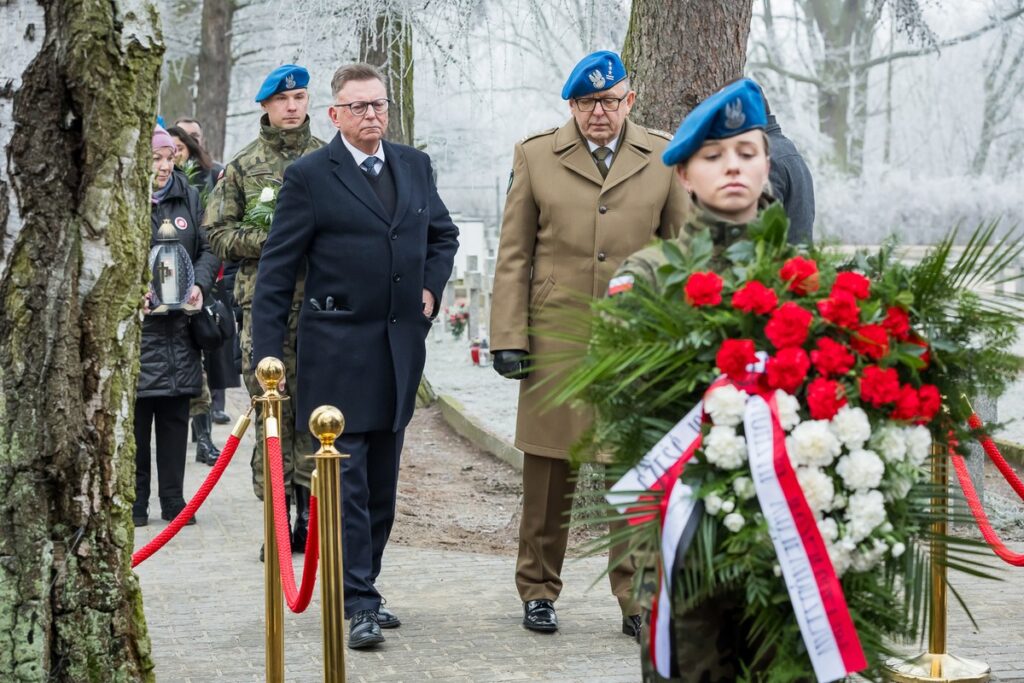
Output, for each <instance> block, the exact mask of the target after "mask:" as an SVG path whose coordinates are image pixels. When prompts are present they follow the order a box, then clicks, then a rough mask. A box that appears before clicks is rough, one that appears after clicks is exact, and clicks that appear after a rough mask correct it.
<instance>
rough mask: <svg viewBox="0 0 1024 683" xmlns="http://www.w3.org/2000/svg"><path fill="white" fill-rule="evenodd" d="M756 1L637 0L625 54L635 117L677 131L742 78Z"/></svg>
mask: <svg viewBox="0 0 1024 683" xmlns="http://www.w3.org/2000/svg"><path fill="white" fill-rule="evenodd" d="M752 5H753V0H719V1H718V2H699V1H698V0H633V7H632V12H631V14H630V17H629V30H628V32H627V33H626V40H625V47H624V48H623V51H622V57H623V61H624V62H625V64H626V69H627V70H628V71H629V72H630V74H632V75H633V76H634V78H633V89H634V90H636V93H637V98H636V105H635V106H634V107H633V112H632V114H631V118H633V119H635V120H636V121H637V122H638V123H641V124H643V125H645V126H650V127H652V128H659V129H661V130H666V131H669V132H671V131H674V130H675V129H676V127H677V126H678V125H679V122H680V121H681V120H682V119H683V117H684V116H686V114H688V113H689V112H690V110H691V109H693V108H694V107H695V106H697V103H698V102H700V101H701V100H702V99H704V98H705V97H707V96H708V95H710V94H712V93H714V92H715V91H716V90H718V89H719V88H721V87H722V86H723V85H725V84H726V83H728V82H729V81H731V80H734V79H736V78H739V77H740V76H742V75H743V65H744V64H745V63H746V59H747V35H748V34H749V33H750V17H751V12H752V9H753V8H752Z"/></svg>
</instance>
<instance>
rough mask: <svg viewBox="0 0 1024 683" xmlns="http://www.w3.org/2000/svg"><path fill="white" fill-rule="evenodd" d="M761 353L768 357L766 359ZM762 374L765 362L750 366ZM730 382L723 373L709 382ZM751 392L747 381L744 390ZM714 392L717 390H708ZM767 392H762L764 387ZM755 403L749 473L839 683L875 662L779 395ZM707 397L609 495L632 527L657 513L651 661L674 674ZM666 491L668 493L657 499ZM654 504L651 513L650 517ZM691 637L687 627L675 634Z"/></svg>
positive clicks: (802, 612) (749, 423)
mask: <svg viewBox="0 0 1024 683" xmlns="http://www.w3.org/2000/svg"><path fill="white" fill-rule="evenodd" d="M762 360H763V359H762ZM751 370H752V371H753V372H755V373H756V372H759V371H763V363H759V364H758V365H757V366H756V367H755V366H752V367H751ZM725 383H728V380H726V379H724V378H723V379H719V380H718V381H716V382H715V383H714V384H712V386H711V389H714V388H716V387H717V386H720V385H722V384H725ZM744 388H745V389H748V391H749V387H744ZM709 391H710V389H709ZM759 393H762V392H759ZM763 393H766V394H767V395H768V399H767V400H766V399H765V398H762V397H761V396H760V395H756V394H755V395H753V396H751V397H750V398H749V399H748V400H747V405H746V409H745V412H744V429H745V433H746V439H747V452H748V457H749V459H750V471H751V474H752V477H753V480H754V488H755V490H756V491H757V497H758V502H759V503H760V505H761V510H762V512H763V514H764V516H765V519H766V521H767V523H768V529H769V532H770V535H771V539H772V543H773V544H774V546H775V550H776V553H777V554H778V558H779V566H780V567H781V569H782V576H783V579H784V580H785V582H786V589H787V591H788V592H789V597H790V601H791V602H792V604H793V611H794V613H795V614H796V619H797V624H798V625H799V627H800V633H801V635H802V636H803V639H804V643H805V645H806V646H807V651H808V653H809V655H810V659H811V664H812V666H813V667H814V673H815V676H816V677H817V679H818V681H820V682H822V683H823V682H825V681H834V680H837V679H841V678H843V677H845V676H846V675H847V674H849V673H854V672H857V671H860V670H862V669H864V668H866V667H867V661H866V659H865V657H864V652H863V650H862V649H861V645H860V639H859V638H858V637H857V631H856V629H855V628H854V625H853V620H852V618H851V617H850V612H849V609H848V607H847V605H846V598H845V597H844V595H843V591H842V587H841V586H840V584H839V579H838V578H837V577H836V574H835V570H834V569H833V567H832V562H831V560H830V559H829V556H828V550H827V549H826V547H825V542H824V541H823V540H822V538H821V533H820V532H819V531H818V524H817V520H816V519H815V517H814V514H813V513H812V512H811V509H810V507H809V506H808V505H807V500H806V498H805V497H804V493H803V490H802V489H801V488H800V483H799V482H798V481H797V478H796V473H795V472H794V471H793V467H792V465H791V464H790V462H789V456H788V454H787V453H786V446H785V433H784V432H783V430H782V427H781V425H780V424H779V419H778V414H777V408H776V406H775V401H774V393H773V392H763ZM703 418H704V406H703V401H701V402H699V403H697V405H696V406H694V408H693V409H692V410H691V411H690V412H689V413H687V415H686V417H684V418H683V419H682V420H680V421H679V422H678V423H676V425H675V426H674V427H673V428H672V429H671V430H670V431H669V433H668V434H666V435H665V436H664V437H662V438H661V439H660V440H659V441H658V443H657V444H655V446H654V448H652V449H651V450H650V451H649V452H648V453H647V454H646V455H645V456H644V457H643V458H642V459H641V460H640V462H639V463H637V465H636V466H635V467H633V468H632V469H631V470H630V471H629V472H627V473H626V474H625V476H623V477H622V478H621V479H620V480H619V481H618V482H616V483H615V485H614V486H612V487H611V489H610V490H609V492H608V494H607V496H606V498H607V500H608V502H609V503H611V504H613V505H615V506H616V508H617V509H618V510H619V512H620V513H622V514H630V513H632V516H631V518H630V520H629V522H630V523H631V524H639V523H641V522H645V521H649V520H651V519H652V518H653V517H654V515H655V514H657V515H658V516H659V518H660V519H659V522H660V526H661V557H662V564H661V566H660V567H659V574H660V581H659V584H660V586H659V591H658V594H657V595H656V596H655V598H654V601H653V605H652V607H651V623H652V626H653V628H652V629H651V641H650V644H649V646H650V653H651V660H652V662H653V664H654V666H655V668H656V669H657V671H658V673H659V674H660V675H662V676H664V677H666V678H667V677H669V676H670V675H671V668H672V651H673V647H672V635H671V620H672V610H671V597H672V576H673V574H674V572H675V566H674V565H675V559H676V557H677V554H678V553H680V552H682V553H683V554H685V550H686V547H687V546H688V545H689V542H690V540H691V539H692V536H693V531H694V530H695V528H696V522H697V521H699V518H700V515H701V514H702V513H703V507H702V506H701V505H700V504H699V501H697V500H696V499H695V498H694V495H693V494H694V491H693V489H692V488H691V487H690V486H687V485H686V484H683V483H679V477H680V475H681V474H682V472H683V469H684V468H685V465H686V463H687V462H688V461H689V460H690V459H691V458H692V457H693V455H694V453H695V452H696V450H697V449H698V448H700V443H701V422H702V421H703ZM659 494H660V496H659ZM645 511H649V514H643V513H644V512H645ZM677 637H683V638H685V637H686V634H677Z"/></svg>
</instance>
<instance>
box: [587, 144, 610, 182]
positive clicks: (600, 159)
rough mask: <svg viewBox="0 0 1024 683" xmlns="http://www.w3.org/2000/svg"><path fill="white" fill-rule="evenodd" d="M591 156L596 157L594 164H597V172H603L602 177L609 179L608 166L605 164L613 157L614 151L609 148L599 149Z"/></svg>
mask: <svg viewBox="0 0 1024 683" xmlns="http://www.w3.org/2000/svg"><path fill="white" fill-rule="evenodd" d="M591 154H593V155H594V162H595V163H596V164H597V170H598V171H600V172H601V177H602V178H607V177H608V164H607V163H605V162H606V160H607V159H608V157H610V156H611V155H612V151H611V150H610V149H608V148H607V147H598V148H597V149H595V150H594V151H593V152H591Z"/></svg>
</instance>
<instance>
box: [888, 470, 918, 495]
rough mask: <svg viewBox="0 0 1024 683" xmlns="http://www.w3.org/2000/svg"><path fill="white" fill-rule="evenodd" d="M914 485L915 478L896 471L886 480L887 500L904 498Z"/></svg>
mask: <svg viewBox="0 0 1024 683" xmlns="http://www.w3.org/2000/svg"><path fill="white" fill-rule="evenodd" d="M913 486H914V480H913V479H912V478H910V477H908V476H904V475H903V474H900V473H898V472H897V473H895V474H893V476H891V477H889V478H888V480H887V482H886V492H885V499H886V500H887V501H893V500H903V499H904V498H906V497H907V494H908V493H910V489H911V488H912V487H913Z"/></svg>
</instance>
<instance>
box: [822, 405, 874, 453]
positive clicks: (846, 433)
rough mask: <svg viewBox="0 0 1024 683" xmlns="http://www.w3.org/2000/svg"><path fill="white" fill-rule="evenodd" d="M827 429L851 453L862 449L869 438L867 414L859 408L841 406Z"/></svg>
mask: <svg viewBox="0 0 1024 683" xmlns="http://www.w3.org/2000/svg"><path fill="white" fill-rule="evenodd" d="M829 428H830V429H831V430H832V433H833V434H835V435H836V438H838V439H839V440H840V441H842V442H843V445H844V446H846V447H847V448H848V449H850V450H851V451H852V450H856V449H858V448H861V447H863V446H864V442H865V441H867V440H868V439H869V438H871V423H870V422H868V414H867V413H865V412H864V411H863V410H861V409H860V408H851V407H850V406H843V407H842V408H840V409H839V412H838V413H836V414H835V417H833V418H832V421H831V422H829Z"/></svg>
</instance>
